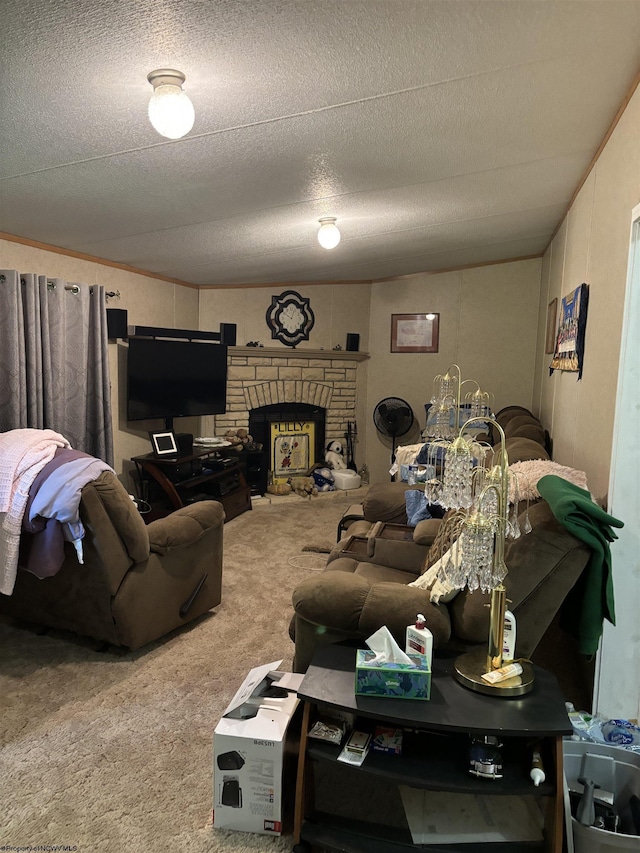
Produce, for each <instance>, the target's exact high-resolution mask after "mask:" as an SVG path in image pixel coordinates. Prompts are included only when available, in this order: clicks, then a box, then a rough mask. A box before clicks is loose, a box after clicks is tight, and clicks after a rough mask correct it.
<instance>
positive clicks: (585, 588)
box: [537, 474, 624, 655]
mask: <svg viewBox="0 0 640 853" xmlns="http://www.w3.org/2000/svg"><path fill="white" fill-rule="evenodd" d="M537 489H538V491H539V492H540V495H541V496H542V497H543V498H544V500H545V501H546V502H547V503H548V504H549V507H550V508H551V511H552V512H553V514H554V516H555V517H556V520H557V521H559V522H560V524H562V525H563V526H564V527H566V528H567V530H568V531H569V532H570V533H572V534H573V535H574V536H575V537H576V539H580V540H581V541H582V542H584V543H585V544H586V545H588V546H589V548H590V549H591V557H590V558H589V562H588V563H587V565H586V566H585V569H584V571H583V572H582V575H581V576H580V578H579V580H578V582H577V583H576V585H575V586H574V588H573V589H572V590H571V592H570V593H569V595H568V596H567V598H566V600H565V602H564V604H563V606H562V615H561V625H562V627H563V628H564V629H565V630H567V631H568V632H569V633H570V634H572V635H573V636H574V637H575V638H576V639H577V641H578V648H579V650H580V652H582V654H585V655H593V654H595V652H596V651H597V649H598V642H599V640H600V635H601V634H602V623H603V621H604V620H605V619H608V620H609V622H611V623H612V624H613V625H615V610H614V601H613V579H612V577H611V552H610V549H609V543H610V542H613V540H614V539H617V538H618V537H617V536H616V534H615V533H614V532H613V530H612V529H611V528H612V527H624V523H623V522H622V521H620V520H619V519H617V518H614V517H613V516H612V515H608V514H607V513H606V512H605V511H604V510H603V509H602V508H601V507H599V506H598V505H597V504H596V503H594V502H593V500H592V498H591V495H590V494H589V492H586V491H585V490H584V489H580V488H578V486H574V485H573V483H569V482H568V481H567V480H563V479H562V478H561V477H555V476H553V475H552V474H549V475H547V476H546V477H542V478H541V479H540V480H538V484H537Z"/></svg>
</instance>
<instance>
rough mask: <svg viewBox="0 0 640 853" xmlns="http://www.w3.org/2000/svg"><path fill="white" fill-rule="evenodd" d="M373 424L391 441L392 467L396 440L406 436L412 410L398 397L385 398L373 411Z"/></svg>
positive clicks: (410, 423)
mask: <svg viewBox="0 0 640 853" xmlns="http://www.w3.org/2000/svg"><path fill="white" fill-rule="evenodd" d="M373 423H374V424H375V428H376V429H377V430H378V432H379V433H381V434H382V435H384V436H385V437H386V438H390V439H391V464H392V465H393V463H394V462H395V459H396V438H399V437H400V436H401V435H406V434H407V433H408V432H409V430H410V429H411V427H412V426H413V409H412V408H411V406H410V405H409V404H408V403H407V401H406V400H402V399H400V397H385V398H384V400H380V402H379V403H378V405H377V406H376V407H375V409H374V410H373ZM391 479H393V477H392V478H391Z"/></svg>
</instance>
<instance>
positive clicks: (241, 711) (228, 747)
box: [213, 661, 302, 835]
mask: <svg viewBox="0 0 640 853" xmlns="http://www.w3.org/2000/svg"><path fill="white" fill-rule="evenodd" d="M280 663H282V661H274V662H273V663H270V664H266V665H265V666H262V667H257V668H256V669H252V670H251V672H250V673H249V674H248V676H247V677H246V678H245V680H244V681H243V683H242V685H241V686H240V688H239V689H238V691H237V693H236V694H235V696H234V697H233V699H232V700H231V702H230V704H229V706H228V707H227V709H226V711H225V712H224V715H223V717H222V719H221V720H220V722H219V723H218V725H217V726H216V729H215V732H214V738H213V825H214V826H215V827H216V828H218V829H234V830H242V831H245V832H259V833H265V834H267V835H281V834H282V830H283V826H282V825H283V817H284V815H283V811H284V801H285V797H284V792H283V775H284V774H283V768H284V765H285V756H286V755H287V740H288V736H289V735H290V734H291V733H292V732H291V730H292V728H293V727H292V726H291V721H292V718H293V716H294V713H295V710H296V707H297V706H298V697H297V694H296V692H295V691H296V690H297V688H298V687H299V686H300V682H301V680H302V676H301V675H293V674H291V673H285V672H278V671H276V670H277V667H278V666H279V665H280ZM274 687H275V688H279V690H278V689H276V690H275V691H274V690H273V689H272V688H274ZM283 688H284V689H286V690H287V691H288V692H287V695H286V696H277V695H276V696H275V697H274V696H273V694H274V693H276V694H277V693H278V692H282V689H283ZM265 692H266V693H267V695H264V694H265ZM269 693H271V694H272V695H269ZM292 754H293V753H292ZM291 769H292V770H293V767H292V768H291Z"/></svg>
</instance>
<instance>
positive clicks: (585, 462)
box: [535, 89, 640, 497]
mask: <svg viewBox="0 0 640 853" xmlns="http://www.w3.org/2000/svg"><path fill="white" fill-rule="evenodd" d="M639 139H640V89H639V90H637V91H636V93H635V95H634V96H633V98H632V99H631V101H630V103H629V106H628V107H627V109H626V111H625V112H624V114H623V116H622V118H621V120H620V122H619V123H618V125H617V127H616V128H615V130H614V132H613V134H612V135H611V138H610V139H609V141H608V143H607V145H606V146H605V148H604V150H603V152H602V154H601V156H600V158H599V159H598V161H597V163H596V165H595V166H594V168H593V169H592V171H591V173H590V174H589V176H588V178H587V180H586V181H585V183H584V186H583V187H582V189H581V190H580V192H579V193H578V196H577V198H576V200H575V202H574V203H573V205H572V206H571V209H570V210H569V213H568V214H567V217H566V218H565V220H564V222H563V223H562V226H561V228H560V230H559V231H558V233H557V235H556V237H555V239H554V240H553V242H552V244H551V246H550V248H549V249H548V251H547V253H546V254H545V257H544V260H543V268H542V269H543V273H542V288H541V293H540V313H539V318H538V354H537V357H536V363H537V367H536V380H535V406H536V409H537V413H538V415H539V417H540V419H541V421H542V423H543V424H544V426H545V427H546V428H547V429H548V430H549V432H550V433H551V437H552V439H553V456H554V459H555V461H556V462H559V463H561V464H562V465H569V466H571V467H573V468H578V469H580V470H583V471H586V472H587V481H588V484H589V488H590V490H591V492H592V493H593V494H594V495H596V496H597V497H604V496H606V494H607V490H608V485H609V467H610V460H611V442H612V433H613V414H614V407H615V395H616V387H617V375H618V360H619V356H620V333H621V328H622V315H623V311H624V294H625V286H626V275H627V258H628V252H629V222H630V217H631V211H632V209H633V208H634V206H635V205H636V204H637V203H638V201H639V200H640V144H639V143H638V140H639ZM582 282H586V283H587V284H588V285H589V311H588V317H587V329H586V339H585V342H586V345H585V355H584V369H583V374H582V379H581V380H580V381H578V379H577V374H575V373H562V372H560V371H554V373H553V375H552V376H549V364H550V361H551V356H550V355H547V354H545V352H544V334H545V326H546V316H547V305H548V303H549V302H550V301H551V300H552V299H554V298H557V299H558V306H559V305H560V300H561V299H562V297H563V296H566V295H568V294H569V293H571V291H573V290H574V289H575V288H576V287H578V285H579V284H582Z"/></svg>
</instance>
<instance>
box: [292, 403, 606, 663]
mask: <svg viewBox="0 0 640 853" xmlns="http://www.w3.org/2000/svg"><path fill="white" fill-rule="evenodd" d="M497 420H498V422H499V423H500V425H501V426H502V427H503V429H505V432H506V431H507V430H509V422H511V421H513V420H515V421H516V423H515V425H513V427H512V428H513V429H514V430H515V431H516V432H518V431H520V430H522V429H523V427H524V431H525V432H526V431H527V427H530V435H533V434H536V435H537V437H538V441H536V440H534V438H532V437H529V436H527V435H511V437H508V438H507V439H506V444H505V446H506V449H507V453H508V458H509V462H510V463H513V462H524V461H528V460H532V459H548V458H549V454H548V452H547V450H546V449H545V447H544V445H543V444H542V443H541V442H544V440H545V439H544V431H543V430H542V428H541V427H540V425H539V422H538V421H537V419H536V418H535V417H534V416H533V415H531V413H530V412H527V410H523V409H522V408H521V407H518V406H514V407H509V408H508V409H505V410H503V411H502V412H500V413H498V416H497ZM509 431H511V430H509ZM496 432H497V431H496ZM499 452H500V445H496V446H495V447H494V456H496V457H497V455H498V453H499ZM411 488H414V489H415V488H418V489H422V488H423V487H422V486H409V485H407V484H403V483H377V484H374V485H373V486H372V487H371V488H370V489H369V492H368V494H367V496H366V498H365V500H364V503H363V505H362V520H356V521H353V522H352V523H351V525H350V526H349V527H348V529H347V530H346V533H345V536H346V537H347V538H343V539H342V540H341V541H340V542H339V543H338V544H337V546H336V548H335V549H334V550H333V551H332V553H331V554H330V555H329V558H328V561H327V565H326V568H325V571H324V572H322V573H321V574H319V575H313V576H312V577H309V578H307V579H306V580H304V581H303V582H302V583H301V584H299V585H298V586H297V587H296V589H295V590H294V593H293V606H294V610H295V613H294V616H293V619H292V623H291V629H290V633H291V637H292V639H293V640H294V642H295V661H294V666H295V669H296V671H300V672H302V671H305V670H306V668H307V667H308V665H309V663H310V661H311V658H312V656H313V653H314V651H315V649H316V648H317V647H318V646H319V645H324V644H327V643H335V642H341V641H345V640H351V641H354V642H356V643H358V644H361V643H362V642H363V641H364V640H365V639H366V638H367V637H368V636H369V635H370V634H372V633H373V632H374V631H375V630H377V629H378V628H379V627H381V626H382V625H386V626H387V627H388V628H389V630H390V631H391V633H392V634H393V635H394V637H395V638H396V640H397V641H398V643H399V644H400V645H401V647H404V640H405V630H406V626H407V625H409V624H410V623H411V622H413V621H414V620H415V617H416V614H417V613H424V615H425V616H426V618H427V627H428V628H429V629H430V630H431V632H432V633H433V635H434V648H435V649H436V650H438V649H451V650H464V649H466V648H469V647H470V646H472V645H474V644H479V643H486V642H487V639H488V633H489V607H488V606H487V605H488V604H489V598H490V596H489V595H483V594H482V593H480V592H475V593H470V592H469V591H468V590H463V591H462V592H460V593H459V594H458V595H457V596H456V597H455V598H454V599H453V600H452V601H450V602H449V603H448V604H439V605H435V604H432V603H431V601H430V595H429V592H428V591H426V590H423V589H420V588H416V587H411V586H408V584H409V583H410V582H411V581H413V580H415V579H416V578H417V577H418V576H419V575H420V572H421V570H422V569H423V566H424V565H425V564H426V565H428V564H429V559H428V556H429V552H430V549H431V545H432V544H433V541H434V538H435V536H436V535H437V532H438V529H439V526H440V521H439V520H436V519H429V520H426V521H421V522H419V523H418V525H417V526H416V527H415V529H414V532H413V536H412V538H411V539H410V540H409V541H402V542H395V541H392V540H387V541H385V540H384V539H382V538H375V537H374V542H370V541H369V542H366V541H365V543H364V544H362V543H359V547H358V548H355V551H357V553H348V554H347V553H345V550H346V551H351V552H353V551H354V545H350V544H349V537H353V536H356V537H365V538H366V537H367V536H370V535H371V533H372V532H373V528H372V525H374V524H375V523H376V522H384V523H386V524H387V525H406V523H407V514H406V504H405V492H406V491H407V489H411ZM520 509H521V511H522V510H525V507H524V506H522V505H521V507H520ZM529 520H530V523H531V525H532V530H531V532H530V533H528V534H526V535H522V536H521V537H520V538H519V539H516V540H508V541H507V546H506V553H505V561H506V564H507V567H508V569H509V574H508V575H507V578H506V580H505V586H506V588H507V597H508V599H509V600H510V604H509V608H510V609H511V610H512V611H513V613H514V614H515V616H516V620H517V652H518V655H520V656H524V657H529V656H531V655H532V654H533V653H534V650H535V649H536V647H537V646H538V644H539V643H540V641H541V639H542V638H543V636H544V635H545V632H546V631H547V629H548V628H549V626H550V625H551V623H552V622H553V621H554V618H555V617H556V615H557V613H558V611H559V609H560V607H561V605H562V602H563V601H564V599H565V598H566V596H567V594H568V592H569V591H570V590H571V588H572V587H573V586H574V584H575V583H576V582H577V580H578V578H579V577H580V575H581V573H582V570H583V568H584V567H585V565H586V563H587V561H588V559H589V555H590V551H589V549H588V548H587V547H586V546H585V545H584V544H583V543H582V542H580V541H579V540H578V539H576V538H575V537H574V536H572V535H571V534H570V533H569V532H568V531H567V530H566V529H565V528H564V527H562V525H560V524H559V523H558V522H557V521H556V520H555V518H554V517H553V514H552V513H551V510H550V509H549V507H548V506H547V504H546V503H545V502H544V501H538V502H537V503H535V504H533V505H532V506H531V507H530V508H529ZM523 526H524V516H523V514H522V515H521V527H523ZM383 535H384V534H383ZM434 556H435V555H434V554H433V553H431V555H430V557H431V560H433V559H434ZM425 561H426V563H425Z"/></svg>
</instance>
